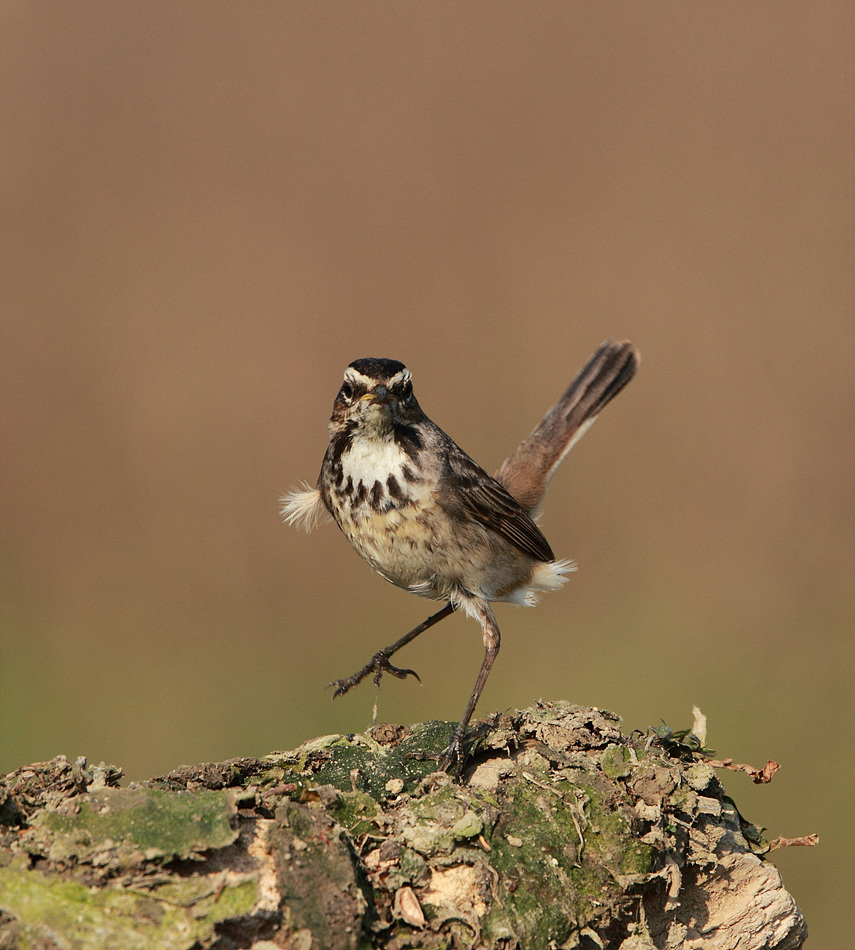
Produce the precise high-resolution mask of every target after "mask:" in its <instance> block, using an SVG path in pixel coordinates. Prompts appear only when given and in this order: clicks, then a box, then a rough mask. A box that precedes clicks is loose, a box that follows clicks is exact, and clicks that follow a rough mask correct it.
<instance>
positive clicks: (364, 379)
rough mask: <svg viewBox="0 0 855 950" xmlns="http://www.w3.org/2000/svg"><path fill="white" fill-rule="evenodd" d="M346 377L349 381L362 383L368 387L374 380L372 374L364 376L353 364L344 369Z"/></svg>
mask: <svg viewBox="0 0 855 950" xmlns="http://www.w3.org/2000/svg"><path fill="white" fill-rule="evenodd" d="M344 378H345V380H346V381H347V382H349V383H361V384H362V385H363V386H365V387H366V388H367V387H368V386H370V385H371V384H372V383H373V382H374V380H373V379H372V378H371V377H370V376H364V375H363V374H362V373H360V372H359V371H358V370H355V369H354V368H353V367H352V366H348V367H347V369H346V370H345V371H344Z"/></svg>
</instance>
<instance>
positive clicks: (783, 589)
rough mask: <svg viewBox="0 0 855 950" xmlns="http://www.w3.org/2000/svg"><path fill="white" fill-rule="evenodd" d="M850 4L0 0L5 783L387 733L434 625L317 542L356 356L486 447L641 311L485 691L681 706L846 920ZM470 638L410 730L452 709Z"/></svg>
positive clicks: (504, 696) (835, 916)
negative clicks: (59, 0) (351, 684)
mask: <svg viewBox="0 0 855 950" xmlns="http://www.w3.org/2000/svg"><path fill="white" fill-rule="evenodd" d="M853 9H855V8H853V6H852V4H851V3H848V2H846V0H840V2H831V3H829V2H815V3H811V4H790V3H781V2H775V3H764V2H761V3H753V4H750V5H749V4H729V3H719V4H715V5H711V6H708V5H703V6H697V5H694V4H692V5H688V4H685V5H684V4H656V5H651V4H632V5H625V4H621V5H617V4H602V5H601V4H588V3H581V2H580V3H567V4H552V3H549V4H545V3H527V4H518V5H511V4H501V5H499V4H489V5H488V4H467V3H462V4H432V3H423V4H387V3H370V4H369V3H361V2H350V3H347V4H336V3H326V4H318V5H314V4H311V5H310V4H296V3H275V4H239V5H236V4H232V3H227V4H226V3H222V4H218V3H184V4H180V5H159V4H147V3H140V4H110V3H86V2H84V3H77V4H71V5H47V4H43V5H38V4H30V3H25V2H15V0H13V2H10V3H6V4H4V5H3V14H2V16H3V23H2V31H0V35H2V40H0V42H2V47H3V48H2V51H1V52H2V55H0V69H2V79H3V121H2V129H0V135H2V189H3V196H2V222H0V226H2V233H3V275H2V290H0V293H2V310H3V345H2V361H3V365H2V492H0V505H2V610H3V613H2V670H0V675H1V676H2V682H0V688H2V689H1V691H0V702H2V709H1V710H0V712H2V721H0V730H2V732H0V769H3V770H8V769H11V768H14V767H16V766H18V765H21V764H23V763H25V762H29V761H35V760H42V759H46V758H49V757H50V756H52V755H55V754H56V753H59V752H63V753H65V754H67V755H69V756H77V755H81V754H85V755H87V756H89V758H90V760H94V761H96V762H97V761H99V760H101V759H106V760H108V761H110V762H115V763H117V764H121V765H122V766H124V767H125V769H126V772H127V774H128V775H129V776H130V777H131V778H143V777H147V776H150V775H153V774H156V773H162V772H165V771H167V770H169V769H171V768H173V767H176V766H178V765H180V764H182V763H194V762H200V761H204V760H208V759H224V758H227V757H231V756H240V755H252V754H261V753H265V752H268V751H270V750H272V749H277V748H278V749H281V748H288V747H291V746H293V745H296V744H297V743H299V742H300V741H302V740H304V739H306V738H309V737H311V736H314V735H316V734H322V733H325V732H335V731H342V732H344V731H356V730H360V729H363V728H364V727H366V726H367V725H368V724H369V721H370V716H371V707H372V703H373V700H374V696H373V691H372V689H371V688H370V686H364V687H363V688H362V689H361V690H360V691H359V692H357V693H355V694H353V695H351V696H348V697H346V698H344V699H343V700H341V701H339V702H337V703H336V704H335V705H331V704H330V701H329V700H330V695H329V693H328V692H326V691H325V690H324V684H325V683H326V682H328V681H329V680H330V679H333V678H335V677H338V676H342V675H344V674H347V673H350V672H352V671H353V670H355V669H356V668H357V667H359V666H361V665H362V663H363V662H364V661H365V660H366V659H367V658H368V657H369V656H370V655H371V654H372V653H373V652H374V650H375V649H377V648H379V647H380V646H383V645H385V644H386V643H388V642H390V641H391V640H392V639H394V638H395V637H396V636H398V635H400V634H401V633H403V632H404V631H405V630H407V629H409V627H410V626H412V625H414V624H415V623H417V622H419V621H420V620H422V619H424V617H425V616H427V613H428V612H430V610H431V605H430V604H429V603H427V602H422V601H419V600H417V599H416V598H413V597H407V596H405V595H404V594H403V593H401V592H399V591H395V590H394V589H393V588H391V587H389V586H388V585H386V584H384V583H383V582H382V581H381V580H379V579H378V578H376V577H373V576H372V575H371V574H370V571H369V570H368V568H367V567H366V566H365V565H364V564H362V563H361V562H360V561H359V559H358V558H357V557H356V556H355V555H354V554H353V553H352V551H351V550H350V549H349V547H348V545H347V544H346V543H345V541H344V539H343V538H342V537H341V536H340V534H339V532H338V531H337V530H336V529H335V528H334V527H332V526H327V527H326V528H324V529H322V530H320V531H318V532H317V533H316V534H314V535H311V536H309V537H306V536H304V535H302V534H299V533H297V532H295V531H293V530H289V529H287V528H285V527H284V526H283V525H282V524H281V523H280V520H279V516H278V513H277V498H278V496H279V495H280V494H281V493H283V492H284V491H286V490H287V489H288V488H289V487H291V486H292V485H294V484H296V483H297V482H298V481H299V480H300V479H307V480H308V481H310V482H314V479H315V477H316V475H317V471H318V469H319V467H320V462H321V458H322V455H323V452H324V448H325V444H326V422H327V418H328V415H329V410H330V407H331V404H332V399H333V396H334V394H335V392H336V390H337V388H338V385H339V382H340V379H341V372H342V370H343V369H344V367H345V366H346V365H347V363H348V362H350V361H351V360H353V359H355V358H357V357H362V356H388V357H394V358H397V359H401V360H403V361H405V362H406V363H407V364H408V366H409V367H410V368H411V370H412V371H413V373H414V376H415V381H416V391H417V393H418V395H419V398H420V401H421V403H422V405H423V406H424V407H425V409H426V411H427V412H428V414H429V415H430V416H431V417H432V418H433V419H434V420H435V421H437V422H438V423H439V424H440V425H441V426H443V427H444V428H445V429H446V430H447V431H448V432H449V433H450V434H451V435H452V436H453V437H454V438H455V439H457V441H458V442H459V443H460V444H461V445H463V446H464V448H466V449H467V451H469V453H470V454H471V455H473V456H474V457H475V458H476V459H478V460H479V461H480V462H481V463H482V464H484V465H485V466H486V467H487V468H488V469H490V470H493V469H494V468H495V467H496V466H497V465H498V464H499V462H501V460H502V458H503V457H504V455H505V454H506V453H507V452H508V451H509V450H510V449H512V448H513V447H514V446H515V445H516V444H517V442H518V441H519V440H520V439H521V438H522V437H523V436H525V435H526V434H528V432H529V430H530V429H531V428H532V427H533V425H534V424H535V423H536V422H537V421H538V420H539V418H540V415H541V413H542V411H543V410H544V409H545V408H546V407H547V406H548V405H549V403H550V402H551V401H552V400H553V399H554V397H555V396H557V394H558V393H559V392H560V390H561V389H562V388H563V387H564V385H565V384H566V383H567V382H568V381H569V379H570V377H571V376H572V375H573V374H574V373H575V372H576V370H577V369H578V368H579V367H580V366H581V364H582V363H583V361H584V360H585V359H586V358H587V357H588V356H589V354H590V353H591V352H592V351H593V349H594V348H595V347H596V346H597V345H598V344H599V343H600V342H601V340H603V339H604V338H605V337H607V336H618V337H624V336H625V337H629V338H631V339H632V340H633V341H634V342H636V343H637V345H638V346H639V348H640V350H641V352H642V356H643V362H642V368H641V373H640V375H639V377H638V378H637V380H635V381H634V382H633V383H632V384H631V385H630V387H629V388H628V389H627V390H626V391H625V392H624V393H623V394H622V395H621V396H620V398H619V399H618V400H617V401H616V402H615V403H614V404H613V405H612V406H610V407H609V408H608V409H607V411H606V412H605V413H604V414H603V416H602V417H601V419H600V420H599V421H598V423H597V425H596V426H595V427H594V429H593V430H592V432H591V433H590V434H589V435H588V436H586V438H585V439H584V440H583V441H582V443H581V444H580V445H579V446H578V447H577V448H576V449H574V451H573V453H572V455H571V456H570V459H569V460H568V462H567V463H565V467H564V468H563V469H562V471H561V472H560V474H559V476H558V477H557V478H556V479H555V481H554V482H553V485H552V488H551V492H550V496H549V498H548V504H547V507H546V513H545V517H544V521H543V525H544V528H545V530H546V533H547V536H548V537H549V539H550V541H551V543H552V546H553V548H554V549H555V551H556V553H557V554H558V555H559V556H561V557H568V556H570V557H575V558H576V559H577V560H578V562H579V565H580V572H579V574H577V575H574V576H573V577H571V578H570V582H569V584H568V586H567V588H565V590H564V591H563V592H560V593H556V594H551V595H548V596H547V597H545V598H544V600H543V602H542V604H541V606H540V607H539V608H538V609H537V610H535V611H526V610H520V609H517V608H513V607H502V606H500V607H499V608H498V618H499V622H500V625H501V626H502V630H503V633H504V642H503V649H502V654H501V656H500V658H499V660H498V662H497V665H496V668H495V670H494V672H493V675H492V676H491V679H490V682H489V685H488V688H487V690H486V693H485V695H484V698H483V701H482V704H481V707H480V711H481V712H482V713H487V712H489V711H491V710H496V709H505V708H508V707H514V706H523V705H528V704H530V703H531V702H533V701H534V700H535V699H537V698H539V697H543V698H547V699H553V698H554V699H570V700H574V701H576V702H579V703H586V704H593V705H598V706H602V707H605V708H608V709H612V710H614V711H616V712H618V713H619V714H621V715H622V716H623V717H624V723H625V727H626V728H627V729H631V728H636V727H637V728H641V729H645V728H647V727H648V726H651V725H659V724H660V722H661V720H663V719H664V720H665V721H667V722H668V724H669V725H671V726H673V727H675V728H677V727H681V726H688V725H690V723H691V707H692V704H693V703H697V704H698V705H699V706H700V707H701V708H702V709H703V711H704V712H705V713H706V714H707V715H708V717H709V721H710V740H709V741H710V744H711V745H712V746H713V747H715V748H716V749H717V750H718V752H719V754H720V755H729V756H733V757H734V758H735V759H736V760H737V761H749V762H752V763H754V764H756V765H758V766H759V765H762V764H763V762H765V760H766V758H774V759H777V760H778V761H779V762H781V763H782V765H783V768H782V770H781V772H780V773H779V775H778V776H777V777H776V778H775V780H774V782H773V783H772V784H771V785H770V786H767V787H762V788H755V787H754V786H752V785H751V784H750V782H749V781H748V780H747V779H745V780H744V781H743V780H742V778H741V777H739V776H737V777H725V781H726V784H727V786H728V788H729V789H730V790H731V792H732V794H734V795H735V796H736V797H737V799H738V801H739V803H740V805H741V807H742V809H743V811H744V812H745V813H746V815H747V817H749V818H751V819H753V820H754V821H757V822H759V823H761V824H764V825H766V826H768V828H769V833H770V835H771V836H776V835H788V836H789V835H800V834H806V833H809V832H814V831H816V832H819V833H820V834H821V836H822V839H823V840H822V843H821V845H820V847H819V848H816V849H813V850H802V849H799V850H796V849H793V850H789V851H786V852H777V853H776V855H775V861H776V863H777V864H778V865H779V866H780V867H781V868H782V870H783V873H784V876H785V880H786V882H787V884H788V885H789V887H790V889H791V890H792V892H793V893H794V894H795V896H796V898H797V900H798V901H799V902H800V903H801V905H802V906H803V908H804V909H805V911H806V914H807V916H808V920H809V922H810V925H811V929H812V933H813V938H814V939H813V941H812V945H814V946H817V947H820V946H829V947H830V946H835V945H837V946H840V945H842V938H843V935H844V934H846V935H847V936H848V935H849V932H848V930H847V929H846V927H845V925H844V916H848V914H847V907H848V905H849V903H850V897H851V893H850V889H851V885H852V878H851V870H849V869H850V868H851V860H850V857H849V856H850V854H851V851H852V849H853V846H855V841H853V835H852V831H851V820H850V813H849V810H848V809H846V810H844V796H849V795H850V794H851V791H850V790H851V784H852V781H853V779H854V778H855V775H853V770H852V765H851V753H852V743H851V738H850V737H851V731H852V717H853V711H855V705H854V704H853V698H852V686H851V684H852V671H853V660H855V657H853V638H852V626H853V624H852V616H853V609H852V608H853V600H855V584H853V565H854V564H855V556H853V555H855V527H853V526H855V511H853V501H852V488H853V432H855V383H854V382H853V364H855V346H853V336H854V335H853V323H854V322H855V321H853V313H855V267H853V250H855V240H853V223H855V215H853V211H855V202H853V190H855V188H853V185H855V159H853V156H855V133H853V115H855V102H853V100H855V95H853V91H855V81H854V80H855V76H854V75H853V73H854V72H855V69H853V57H852V52H851V50H852V42H853V39H855V29H854V28H855V16H853ZM481 653H482V647H481V643H480V636H479V631H478V628H477V626H476V625H475V624H473V623H472V622H469V621H467V620H466V619H465V618H463V617H455V618H452V619H451V620H449V621H446V622H445V623H444V624H442V625H441V626H440V627H437V628H436V629H435V630H433V631H431V632H430V633H429V634H426V635H425V637H424V638H422V640H421V641H420V642H418V643H416V644H414V645H413V646H411V647H410V648H408V650H407V651H406V653H404V654H402V656H401V658H402V661H403V663H404V665H406V666H414V667H415V668H416V669H418V670H419V672H420V673H421V675H422V678H423V682H424V685H423V687H421V688H420V687H419V686H418V684H416V683H414V682H412V681H409V682H407V683H400V682H398V681H389V682H388V683H387V684H386V686H385V688H384V690H383V694H382V697H381V704H380V716H381V719H384V720H391V721H403V722H413V721H417V720H419V719H424V718H446V719H454V718H456V717H457V716H459V714H460V712H461V709H462V706H463V705H464V702H465V699H466V696H467V695H468V692H469V690H470V688H471V684H472V681H473V680H474V676H475V673H476V671H477V667H478V663H479V662H480V657H481Z"/></svg>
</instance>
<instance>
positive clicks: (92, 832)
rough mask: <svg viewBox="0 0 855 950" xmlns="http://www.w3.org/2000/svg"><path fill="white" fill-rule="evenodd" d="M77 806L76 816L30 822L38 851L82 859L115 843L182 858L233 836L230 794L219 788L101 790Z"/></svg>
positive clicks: (57, 857)
mask: <svg viewBox="0 0 855 950" xmlns="http://www.w3.org/2000/svg"><path fill="white" fill-rule="evenodd" d="M79 802H80V803H79V806H78V810H77V812H76V814H71V815H67V814H60V813H58V812H48V811H43V812H40V813H39V814H38V815H36V816H35V818H34V819H33V833H32V838H33V840H34V842H36V843H38V845H39V847H40V848H44V846H45V844H47V845H48V848H50V847H53V848H54V849H56V848H58V847H61V848H62V854H59V853H57V851H56V850H54V851H53V852H52V853H51V857H52V858H53V859H54V860H69V859H70V858H78V859H83V858H84V857H87V856H91V854H92V852H93V851H95V850H99V849H102V850H103V849H104V848H109V847H111V846H114V845H117V844H118V843H120V842H121V843H123V844H124V845H125V846H127V847H130V848H132V849H136V850H139V851H142V852H144V853H145V854H146V856H148V857H153V856H155V854H159V855H162V856H165V857H167V858H172V857H182V856H187V855H190V854H192V853H194V852H199V851H207V850H211V849H214V848H222V847H224V846H225V845H227V844H231V843H232V842H233V841H234V840H235V839H236V838H237V831H236V830H235V829H234V828H233V827H232V819H233V816H234V812H235V808H234V803H233V796H232V794H231V793H230V792H228V791H225V790H224V791H205V792H167V791H161V790H156V789H150V788H106V789H102V790H101V791H98V792H92V793H90V794H88V795H86V796H82V797H81V798H80V800H79ZM54 837H55V838H56V839H57V840H56V842H52V841H51V838H54ZM60 842H61V844H60Z"/></svg>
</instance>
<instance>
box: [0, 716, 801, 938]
mask: <svg viewBox="0 0 855 950" xmlns="http://www.w3.org/2000/svg"><path fill="white" fill-rule="evenodd" d="M618 725H619V720H618V718H617V717H616V716H614V715H612V714H611V713H607V712H603V711H600V710H597V709H583V708H580V707H578V706H572V705H569V704H567V703H539V704H538V705H537V706H535V707H532V708H530V709H526V710H522V711H517V712H514V713H511V714H507V715H501V716H496V717H494V718H493V719H490V720H485V721H481V722H480V723H476V728H475V734H474V741H473V746H472V754H471V757H470V759H469V760H468V762H467V765H466V768H465V769H464V770H463V773H462V775H461V776H460V777H458V778H454V777H450V776H448V775H446V774H445V773H441V772H436V771H434V769H435V760H432V759H431V758H430V756H431V755H434V756H436V755H437V754H438V753H439V752H440V751H441V750H442V749H443V748H444V746H445V744H446V743H447V742H448V739H449V736H450V734H451V731H452V728H453V724H452V723H437V722H431V723H423V724H420V725H416V726H412V727H409V728H405V727H402V726H392V725H385V726H377V727H375V728H373V729H371V730H369V731H368V732H367V733H365V734H362V735H348V736H326V737H323V738H319V739H315V740H313V741H311V742H308V743H306V744H305V745H303V746H301V747H300V748H299V749H296V750H294V751H292V752H287V753H274V754H271V755H268V756H265V757H264V758H262V759H255V758H247V759H235V760H232V761H229V762H224V763H217V764H212V763H208V764H205V765H200V766H195V767H191V768H181V769H178V770H176V771H175V772H172V773H170V774H169V775H166V776H162V777H160V778H156V779H152V780H151V781H149V782H142V783H132V784H131V785H129V786H128V787H124V788H123V787H119V785H118V782H119V779H120V777H121V771H120V770H119V769H116V768H113V767H109V766H104V765H103V764H102V765H101V766H96V767H89V766H87V765H86V762H85V760H78V762H77V763H75V764H71V763H69V762H68V761H67V760H66V759H65V758H63V757H59V758H57V759H54V760H53V761H51V762H48V763H42V764H38V765H31V766H25V767H24V768H21V769H18V770H16V771H15V772H12V773H10V774H9V775H7V776H5V778H4V779H3V780H2V782H0V948H3V950H6V948H11V947H21V948H36V950H41V948H44V950H47V948H66V947H68V948H71V947H74V948H85V950H90V948H92V950H94V948H108V947H109V948H116V947H122V948H124V950H133V948H149V947H151V948H154V947H157V948H167V950H171V948H175V950H194V948H216V950H230V948H239V947H253V948H256V950H273V948H274V947H279V948H291V950H312V948H317V950H351V948H353V950H357V948H359V950H367V948H371V947H383V948H390V950H399V948H400V950H403V948H422V947H424V948H437V950H438V948H467V950H468V948H473V950H474V948H503V950H512V948H538V950H539V948H548V947H565V948H588V947H590V948H597V947H605V948H615V950H670V948H677V947H681V948H688V950H693V948H701V947H702V948H704V950H725V948H734V947H737V946H738V947H739V948H740V950H755V948H756V950H760V948H777V950H795V948H797V947H800V946H801V945H802V943H803V941H804V939H805V937H806V935H807V929H806V926H805V921H804V919H803V917H802V915H801V912H800V911H799V909H798V907H796V905H795V903H794V901H793V899H792V898H791V897H790V895H789V894H788V893H787V891H786V890H785V889H784V887H783V884H782V882H781V878H780V875H779V873H778V871H777V869H776V868H775V867H774V866H773V865H771V864H769V863H768V862H767V861H765V860H764V859H763V857H762V856H761V855H760V854H758V853H757V852H758V851H762V850H764V845H763V844H762V842H760V841H759V839H758V836H757V835H756V834H755V831H756V829H753V828H752V826H750V825H747V824H746V823H745V822H743V820H742V819H741V817H740V815H739V813H738V811H737V810H736V807H735V806H734V804H733V803H732V802H731V801H730V800H729V799H728V798H727V797H726V796H725V794H724V791H723V789H722V786H721V784H720V783H719V781H718V779H717V777H716V773H715V770H714V768H713V767H712V766H711V765H710V764H709V763H708V761H707V757H706V756H705V754H704V751H703V750H702V749H701V748H700V743H698V742H697V740H695V739H694V738H693V737H691V736H686V734H685V733H677V734H673V733H667V732H666V731H664V730H660V731H659V732H660V735H656V734H653V733H651V734H650V735H648V736H639V735H638V734H634V735H632V736H624V735H622V734H621V733H620V731H619V728H618ZM758 774H759V773H758Z"/></svg>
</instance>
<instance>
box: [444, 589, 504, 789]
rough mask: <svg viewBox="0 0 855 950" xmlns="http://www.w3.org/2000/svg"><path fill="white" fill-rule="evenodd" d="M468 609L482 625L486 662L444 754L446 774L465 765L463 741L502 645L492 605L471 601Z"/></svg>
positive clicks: (480, 601)
mask: <svg viewBox="0 0 855 950" xmlns="http://www.w3.org/2000/svg"><path fill="white" fill-rule="evenodd" d="M467 607H468V612H471V613H472V615H473V616H475V617H476V618H477V619H478V621H479V622H480V624H481V630H482V631H483V635H484V662H483V663H482V664H481V669H480V671H479V673H478V679H477V680H475V688H474V689H473V690H472V695H471V696H470V697H469V702H468V703H467V704H466V711H465V712H464V713H463V718H462V719H461V720H460V722H459V723H458V724H457V728H456V729H455V730H454V732H453V733H452V734H451V742H449V744H448V748H447V749H446V750H445V752H443V754H442V761H441V762H440V766H439V767H440V768H441V769H442V771H444V772H447V771H448V770H449V769H458V768H460V766H462V765H463V762H464V760H465V758H466V757H465V755H464V754H463V739H464V738H465V736H466V729H467V728H468V726H469V720H470V719H471V718H472V713H473V712H475V707H476V705H477V704H478V700H479V698H480V696H481V693H482V692H483V690H484V684H485V683H486V682H487V677H488V676H489V675H490V670H491V669H492V667H493V662H494V661H495V659H496V656H497V655H498V652H499V645H500V644H501V636H500V634H499V625H498V624H497V623H496V618H495V617H494V616H493V611H492V610H491V609H490V605H489V604H488V603H487V602H486V601H483V600H476V601H471V602H470V603H469V604H468V605H467Z"/></svg>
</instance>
